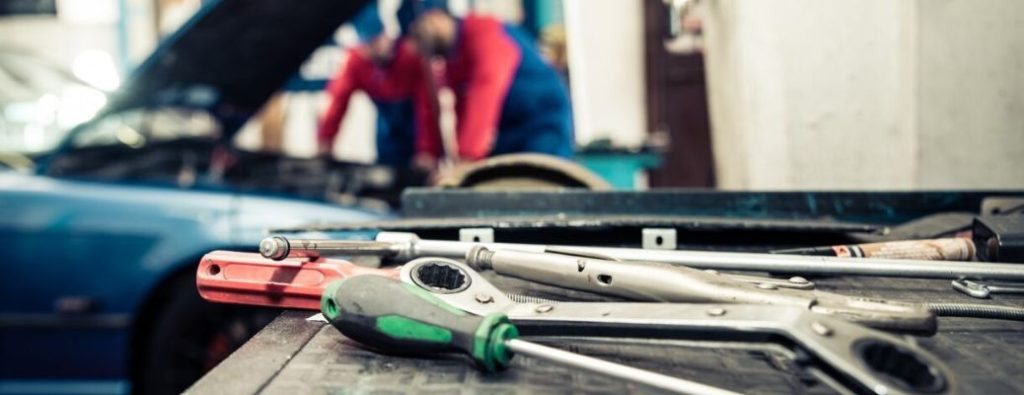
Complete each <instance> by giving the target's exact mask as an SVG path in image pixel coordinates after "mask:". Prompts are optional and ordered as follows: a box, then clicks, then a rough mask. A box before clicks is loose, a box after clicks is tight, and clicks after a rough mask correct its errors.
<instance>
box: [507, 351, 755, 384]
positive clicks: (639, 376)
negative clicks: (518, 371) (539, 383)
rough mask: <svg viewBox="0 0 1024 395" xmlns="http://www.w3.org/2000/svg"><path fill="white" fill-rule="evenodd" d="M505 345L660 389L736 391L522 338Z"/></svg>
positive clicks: (526, 352)
mask: <svg viewBox="0 0 1024 395" xmlns="http://www.w3.org/2000/svg"><path fill="white" fill-rule="evenodd" d="M505 346H506V347H508V348H509V349H510V350H512V352H514V353H517V354H522V355H525V356H528V357H532V358H536V359H541V360H545V361H550V362H554V363H558V364H562V365H567V366H572V367H575V368H580V369H583V370H587V371H591V372H594V373H599V374H603V375H606V376H610V377H615V378H619V379H623V380H629V381H633V382H636V383H639V384H644V385H647V386H650V387H654V388H658V389H662V390H665V391H669V392H673V393H677V394H703V395H738V394H739V393H737V392H732V391H729V390H725V389H722V388H718V387H712V386H709V385H705V384H701V383H697V382H693V381H689V380H683V379H680V378H676V377H671V376H666V375H663V374H660V373H654V372H651V371H648V370H643V369H637V368H634V367H630V366H626V365H621V364H617V363H614V362H609V361H605V360H603V359H597V358H592V357H588V356H586V355H580V354H576V353H572V352H568V351H564V350H559V349H557V348H552V347H548V346H544V345H540V344H537V343H532V342H528V341H524V340H519V339H511V340H506V341H505Z"/></svg>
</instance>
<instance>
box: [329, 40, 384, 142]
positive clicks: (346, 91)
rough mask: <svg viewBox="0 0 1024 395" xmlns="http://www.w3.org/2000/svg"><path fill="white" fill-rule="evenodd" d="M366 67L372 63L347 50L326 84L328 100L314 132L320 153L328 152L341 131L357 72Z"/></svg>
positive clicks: (356, 82)
mask: <svg viewBox="0 0 1024 395" xmlns="http://www.w3.org/2000/svg"><path fill="white" fill-rule="evenodd" d="M366 67H372V65H371V64H370V63H369V61H367V60H366V59H365V58H364V57H363V56H362V55H361V54H360V53H359V51H357V50H353V51H349V56H348V59H347V60H346V61H345V65H343V66H342V67H341V69H340V70H339V71H338V74H337V75H336V76H335V77H334V79H332V80H331V82H330V83H328V84H327V95H328V97H329V100H330V102H329V103H328V105H327V111H326V112H325V113H324V116H323V118H322V119H321V120H320V125H319V127H318V128H317V133H316V136H317V145H318V147H319V150H320V152H321V153H327V152H330V150H331V147H332V146H333V145H334V139H336V138H337V136H338V133H339V132H340V131H341V121H342V120H343V119H345V113H346V112H347V111H348V102H349V100H350V99H351V98H352V94H353V93H355V91H356V89H357V88H358V85H359V83H358V81H359V73H361V72H363V71H364V70H363V69H365V68H366Z"/></svg>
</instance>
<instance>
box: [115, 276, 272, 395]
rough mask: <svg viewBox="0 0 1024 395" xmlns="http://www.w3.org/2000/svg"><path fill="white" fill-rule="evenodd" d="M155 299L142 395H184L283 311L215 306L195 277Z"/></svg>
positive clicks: (138, 389)
mask: <svg viewBox="0 0 1024 395" xmlns="http://www.w3.org/2000/svg"><path fill="white" fill-rule="evenodd" d="M168 289H169V291H168V292H167V293H166V297H165V301H164V302H163V303H154V304H155V305H157V306H160V307H157V308H158V309H159V310H158V311H155V312H151V313H152V314H150V316H151V317H153V318H152V322H151V325H149V326H148V331H147V332H148V333H142V334H140V336H144V338H145V340H144V341H143V342H142V344H143V347H144V348H143V351H142V352H141V353H140V354H137V355H138V359H137V361H139V362H141V364H142V366H140V367H139V368H140V369H139V370H138V371H137V372H138V376H137V380H136V381H135V383H134V389H135V391H134V392H135V393H138V394H178V393H181V392H182V391H184V390H185V389H187V388H188V387H189V386H190V385H192V383H194V382H195V381H196V380H198V379H199V378H200V377H202V375H203V374H204V373H206V372H207V371H209V370H210V369H213V367H214V366H216V365H217V364H218V363H220V361H222V360H224V359H225V358H227V357H228V355H230V354H231V353H232V352H233V351H234V350H235V349H237V348H238V347H240V346H241V345H242V344H243V343H245V342H246V341H247V340H248V339H249V338H250V337H252V336H253V335H254V334H256V332H257V331H259V330H260V329H261V328H263V326H265V325H266V324H267V323H269V322H270V321H271V320H273V318H274V317H275V316H276V315H277V314H278V312H279V311H278V310H274V309H260V308H251V307H245V306H230V305H223V304H214V303H210V302H207V301H205V300H202V298H200V297H199V294H198V293H197V292H196V288H195V279H194V277H192V276H184V277H183V278H181V279H177V280H175V282H174V283H173V284H172V285H171V286H170V287H169V288H168Z"/></svg>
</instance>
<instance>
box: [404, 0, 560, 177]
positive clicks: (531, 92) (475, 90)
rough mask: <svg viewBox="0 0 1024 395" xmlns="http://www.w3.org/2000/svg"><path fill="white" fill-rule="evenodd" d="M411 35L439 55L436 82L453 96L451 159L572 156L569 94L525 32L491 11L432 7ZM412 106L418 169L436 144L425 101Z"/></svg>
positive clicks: (435, 154)
mask: <svg viewBox="0 0 1024 395" xmlns="http://www.w3.org/2000/svg"><path fill="white" fill-rule="evenodd" d="M411 33H412V36H413V39H414V40H415V42H416V46H417V48H418V50H419V52H420V53H421V54H422V55H423V56H425V57H429V58H432V59H435V60H443V71H441V72H439V73H437V74H440V75H438V76H435V80H436V81H437V82H438V83H439V85H445V86H448V87H450V88H451V89H452V91H453V92H454V94H455V100H456V103H455V112H456V128H455V129H456V136H457V142H458V152H457V154H458V158H456V159H458V160H461V161H475V160H479V159H483V158H485V157H489V156H493V155H499V154H506V153H514V152H536V153H544V154H550V155H555V156H560V157H566V158H568V157H571V156H572V154H573V146H574V140H573V133H572V111H571V107H570V104H569V95H568V92H567V91H566V87H565V84H564V83H563V82H562V80H561V78H560V77H559V75H558V73H557V72H556V71H555V70H554V69H553V68H552V67H551V66H549V65H548V64H547V63H546V62H545V61H544V60H543V59H542V58H541V56H540V54H539V53H538V52H537V50H536V48H535V47H534V45H533V43H532V41H531V38H530V37H529V36H527V35H526V34H525V33H523V32H522V31H520V30H519V29H517V28H515V27H511V26H506V25H505V24H503V23H501V22H500V21H499V20H497V19H495V18H492V17H488V16H479V15H468V16H466V17H465V18H461V19H456V18H454V17H452V16H451V15H449V14H447V13H445V12H444V11H442V10H437V9H433V10H428V11H426V12H424V13H423V14H422V15H421V16H420V17H419V18H418V19H417V21H416V22H415V23H414V25H413V28H412V32H411ZM416 105H417V116H418V117H419V118H420V120H419V121H418V122H417V127H418V128H419V129H418V134H417V144H416V151H417V158H416V162H417V164H418V165H419V166H420V167H422V164H423V163H430V162H431V161H434V162H435V163H436V159H437V158H439V156H440V155H441V152H442V150H441V148H442V145H441V139H440V133H439V131H438V130H437V129H438V126H437V122H436V121H432V120H431V118H430V117H432V116H436V114H432V109H431V106H430V103H425V102H424V101H423V100H417V104H416Z"/></svg>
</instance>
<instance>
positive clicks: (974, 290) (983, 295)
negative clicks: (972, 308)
mask: <svg viewBox="0 0 1024 395" xmlns="http://www.w3.org/2000/svg"><path fill="white" fill-rule="evenodd" d="M953 289H955V290H957V291H960V293H963V294H964V295H967V296H970V297H973V298H978V299H988V298H989V297H990V296H991V295H992V292H991V291H990V290H989V289H988V286H986V285H985V284H982V283H977V282H974V281H971V280H965V279H960V280H953Z"/></svg>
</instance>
